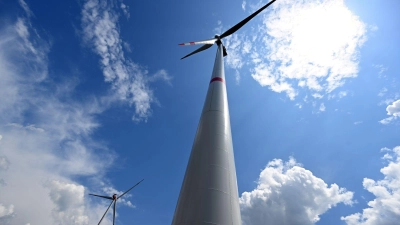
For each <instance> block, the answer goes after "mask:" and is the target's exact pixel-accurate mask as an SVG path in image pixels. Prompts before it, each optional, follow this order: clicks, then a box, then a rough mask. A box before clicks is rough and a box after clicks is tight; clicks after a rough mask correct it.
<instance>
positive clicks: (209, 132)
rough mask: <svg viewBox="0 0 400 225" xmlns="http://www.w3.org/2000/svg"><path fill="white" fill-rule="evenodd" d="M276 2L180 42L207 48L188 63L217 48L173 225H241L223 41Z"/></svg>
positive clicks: (199, 49) (202, 48)
mask: <svg viewBox="0 0 400 225" xmlns="http://www.w3.org/2000/svg"><path fill="white" fill-rule="evenodd" d="M273 2H275V0H273V1H271V2H269V3H268V4H266V5H264V6H263V7H261V8H260V9H259V10H257V11H256V12H254V13H253V14H251V15H250V16H248V17H247V18H245V19H244V20H242V21H241V22H239V23H238V24H236V25H235V26H233V27H232V28H230V29H229V30H227V31H225V32H224V33H223V34H221V35H215V37H214V38H212V39H208V40H204V41H197V42H189V43H183V44H180V45H181V46H187V45H198V44H203V46H201V47H200V48H198V49H196V50H195V51H193V52H192V53H190V54H188V55H186V56H185V57H183V58H182V59H184V58H186V57H189V56H191V55H193V54H196V53H198V52H201V51H204V50H206V49H208V48H210V47H211V46H212V45H213V44H215V43H216V44H217V46H218V50H217V54H216V57H215V62H214V69H213V72H212V75H211V80H210V83H209V87H208V92H207V96H206V100H205V102H204V106H203V111H202V114H201V117H200V122H199V126H198V128H197V132H196V136H195V139H194V143H193V146H192V152H191V154H190V158H189V162H188V165H187V168H186V173H185V177H184V180H183V183H182V188H181V192H180V194H179V199H178V202H177V205H176V208H175V213H174V218H173V220H172V225H189V224H190V225H206V224H207V225H213V224H218V225H240V224H241V216H240V209H239V194H238V188H237V180H236V169H235V160H234V155H233V145H232V134H231V125H230V118H229V108H228V99H227V93H226V86H225V72H224V63H223V57H225V56H226V55H227V52H226V49H225V47H224V45H223V44H222V41H221V40H222V39H223V38H225V37H227V36H229V35H231V34H233V33H235V32H236V31H237V30H239V29H240V28H241V27H242V26H243V25H245V24H246V23H247V22H249V21H250V20H251V19H252V18H253V17H255V16H256V15H257V14H259V13H260V12H261V11H263V10H264V9H265V8H267V7H268V6H270V5H271V4H272V3H273Z"/></svg>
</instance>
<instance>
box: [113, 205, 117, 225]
mask: <svg viewBox="0 0 400 225" xmlns="http://www.w3.org/2000/svg"><path fill="white" fill-rule="evenodd" d="M116 208H117V201H116V200H115V201H114V213H113V225H115V212H116V211H117V210H116Z"/></svg>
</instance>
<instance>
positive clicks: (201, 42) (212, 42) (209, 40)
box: [179, 38, 218, 46]
mask: <svg viewBox="0 0 400 225" xmlns="http://www.w3.org/2000/svg"><path fill="white" fill-rule="evenodd" d="M217 40H218V39H216V38H212V39H208V40H204V41H192V42H186V43H182V44H179V45H180V46H188V45H205V44H211V45H212V44H214V43H215V42H216V41H217Z"/></svg>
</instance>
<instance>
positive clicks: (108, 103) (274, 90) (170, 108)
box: [0, 0, 400, 225]
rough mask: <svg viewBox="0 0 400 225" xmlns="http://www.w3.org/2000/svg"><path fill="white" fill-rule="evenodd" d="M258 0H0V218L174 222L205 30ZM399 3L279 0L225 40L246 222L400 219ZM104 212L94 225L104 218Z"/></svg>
mask: <svg viewBox="0 0 400 225" xmlns="http://www.w3.org/2000/svg"><path fill="white" fill-rule="evenodd" d="M266 3H267V2H266V1H251V0H247V1H242V0H240V1H227V0H222V1H218V2H215V1H184V2H177V1H169V2H167V1H160V2H151V1H150V2H145V1H127V0H124V1H122V0H114V1H112V0H110V1H105V0H101V1H96V0H79V1H31V0H19V1H4V0H2V1H0V49H1V51H0V223H1V224H24V225H26V224H44V225H47V224H48V225H50V224H79V225H84V224H94V223H97V221H98V220H99V219H100V218H101V215H102V213H103V212H104V210H105V209H106V207H107V204H108V203H107V202H106V201H102V200H100V199H96V198H94V197H91V196H88V193H97V194H104V195H112V194H113V193H122V192H123V191H125V190H126V189H128V188H129V187H131V186H132V185H133V184H135V183H136V182H138V181H139V180H141V179H142V178H144V179H145V180H144V182H143V183H141V184H140V185H139V186H138V187H136V188H135V189H133V191H132V192H131V193H130V194H129V195H127V196H126V198H125V196H124V198H123V199H121V200H122V201H121V202H119V203H118V206H117V212H118V213H117V224H132V223H133V224H152V225H158V224H160V225H161V224H170V223H171V221H172V216H173V213H174V209H175V206H176V202H177V199H178V195H179V191H180V187H181V183H182V180H183V176H184V172H185V169H186V164H187V161H188V158H189V154H190V150H191V146H192V143H193V139H194V135H195V132H196V128H197V124H198V121H199V118H200V113H201V109H202V106H203V102H204V99H205V94H206V91H207V88H208V81H209V79H210V76H211V71H212V65H213V62H214V56H215V51H216V47H212V48H210V49H209V50H207V51H205V52H201V53H199V54H197V55H195V56H191V57H190V58H187V59H185V60H179V59H180V58H181V57H183V56H184V55H186V54H188V53H189V52H191V51H193V50H194V49H193V48H191V47H179V46H178V45H177V44H179V43H182V42H187V41H197V40H202V39H207V38H211V37H213V36H214V35H215V34H217V33H222V32H224V31H225V30H227V29H229V28H230V27H231V26H233V25H235V24H236V23H237V22H239V21H240V20H242V19H243V18H245V17H246V16H248V15H249V14H251V13H252V12H254V11H255V10H256V9H258V8H259V7H260V6H261V5H263V4H266ZM399 4H400V3H399V2H398V1H394V0H391V1H385V3H382V2H380V1H377V0H372V1H368V3H366V2H365V1H355V0H346V1H341V0H318V1H317V0H309V1H289V0H278V1H277V2H275V3H274V4H273V5H271V7H269V8H268V9H267V10H265V11H266V12H264V13H262V14H260V15H259V16H257V17H256V18H254V19H253V20H252V21H251V22H249V23H248V24H246V26H244V27H243V28H242V29H240V30H239V31H238V32H237V33H235V34H234V35H232V36H230V37H229V38H226V39H225V40H224V44H225V45H226V47H227V50H228V56H227V57H226V58H225V73H226V78H227V80H226V83H227V90H228V100H229V107H230V117H231V126H232V137H233V144H234V152H235V161H236V170H237V179H238V187H239V195H240V196H238V197H239V198H240V200H239V201H240V207H241V214H242V221H243V224H244V225H258V224H266V223H267V222H269V223H271V224H288V225H289V224H317V225H328V224H335V225H336V224H348V225H356V224H365V225H366V224H368V225H375V224H396V223H397V221H399V219H400V211H399V208H400V197H399V196H400V188H399V187H400V142H399V140H400V139H399V137H400V130H399V125H400V120H399V117H400V91H399V85H400V80H399V76H398V74H400V69H399V67H398V58H400V51H399V49H400V42H399V41H398V40H399V39H400V22H398V21H400V16H399V14H398V12H397V11H398V10H397V9H398V8H399V7H400V5H399ZM110 221H111V214H109V215H108V216H107V217H106V219H105V221H104V224H110V223H111V222H110Z"/></svg>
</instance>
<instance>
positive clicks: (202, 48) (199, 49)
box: [181, 44, 213, 59]
mask: <svg viewBox="0 0 400 225" xmlns="http://www.w3.org/2000/svg"><path fill="white" fill-rule="evenodd" d="M211 46H213V45H212V44H206V45H203V46H201V47H200V48H198V49H196V50H195V51H193V52H192V53H190V54H188V55H186V56H185V57H183V58H181V59H184V58H187V57H189V56H191V55H194V54H196V53H199V52H201V51H204V50H206V49H208V48H209V47H211Z"/></svg>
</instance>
